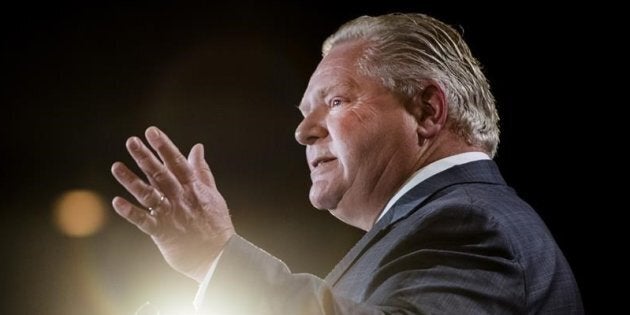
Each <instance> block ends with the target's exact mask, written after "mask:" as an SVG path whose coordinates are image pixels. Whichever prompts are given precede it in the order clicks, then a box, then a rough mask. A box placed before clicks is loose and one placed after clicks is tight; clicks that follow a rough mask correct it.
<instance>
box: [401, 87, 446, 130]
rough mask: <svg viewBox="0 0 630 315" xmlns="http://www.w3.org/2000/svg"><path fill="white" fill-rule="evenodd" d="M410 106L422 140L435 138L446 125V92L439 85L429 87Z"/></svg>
mask: <svg viewBox="0 0 630 315" xmlns="http://www.w3.org/2000/svg"><path fill="white" fill-rule="evenodd" d="M410 105H411V106H410V108H409V111H410V113H411V114H412V115H413V116H414V117H415V118H416V122H417V123H418V130H417V132H418V136H419V137H420V139H427V138H434V137H435V136H437V135H438V133H439V132H440V131H441V130H442V129H443V128H444V126H445V125H446V117H447V115H448V107H447V104H446V98H445V97H444V92H443V91H442V89H441V88H440V87H439V86H438V85H437V84H435V83H430V84H429V85H427V86H426V87H425V88H424V89H423V90H422V92H420V94H419V95H417V96H416V97H414V98H413V101H412V104H410Z"/></svg>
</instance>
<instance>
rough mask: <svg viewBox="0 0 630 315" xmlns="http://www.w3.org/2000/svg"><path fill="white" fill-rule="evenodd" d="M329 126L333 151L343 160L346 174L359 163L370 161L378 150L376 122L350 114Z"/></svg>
mask: <svg viewBox="0 0 630 315" xmlns="http://www.w3.org/2000/svg"><path fill="white" fill-rule="evenodd" d="M329 126H330V127H329V132H330V136H331V137H332V143H331V147H332V151H333V152H332V153H333V154H335V156H337V158H338V159H339V160H340V161H341V164H342V166H343V168H344V173H346V175H348V172H352V171H353V170H355V169H356V168H357V167H358V165H362V164H365V163H367V162H369V161H370V158H369V156H370V155H373V153H374V151H378V148H376V147H375V144H376V143H375V140H376V138H377V137H378V136H377V135H375V132H376V131H377V130H378V128H377V127H378V126H376V125H375V124H367V123H366V121H360V120H358V119H357V118H356V117H354V116H351V115H349V116H346V117H344V119H339V120H337V121H336V122H335V124H332V125H329Z"/></svg>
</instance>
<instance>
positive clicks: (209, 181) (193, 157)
mask: <svg viewBox="0 0 630 315" xmlns="http://www.w3.org/2000/svg"><path fill="white" fill-rule="evenodd" d="M188 164H190V166H191V167H192V168H193V171H194V172H195V176H197V178H199V180H200V181H201V182H202V183H203V184H204V185H206V186H210V187H214V186H215V183H214V176H213V175H212V171H211V170H210V166H209V165H208V163H207V162H206V159H205V158H204V150H203V144H201V143H198V144H196V145H194V146H193V147H192V149H191V150H190V153H189V154H188Z"/></svg>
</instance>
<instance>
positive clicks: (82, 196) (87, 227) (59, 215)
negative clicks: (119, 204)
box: [53, 190, 106, 237]
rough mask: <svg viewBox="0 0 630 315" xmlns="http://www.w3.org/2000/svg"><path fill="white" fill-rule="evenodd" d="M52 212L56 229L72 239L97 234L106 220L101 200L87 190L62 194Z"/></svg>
mask: <svg viewBox="0 0 630 315" xmlns="http://www.w3.org/2000/svg"><path fill="white" fill-rule="evenodd" d="M53 211H54V212H53V213H54V222H55V225H56V226H57V228H59V230H60V231H61V232H62V233H64V234H66V235H68V236H72V237H85V236H89V235H92V234H94V233H96V232H98V230H100V229H101V227H103V224H104V223H105V219H106V211H105V205H104V203H103V200H102V198H101V197H100V196H99V195H98V194H97V193H95V192H91V191H89V190H72V191H68V192H66V193H64V194H63V195H61V197H59V199H58V200H57V203H56V204H55V208H54V209H53Z"/></svg>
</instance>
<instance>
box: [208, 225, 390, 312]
mask: <svg viewBox="0 0 630 315" xmlns="http://www.w3.org/2000/svg"><path fill="white" fill-rule="evenodd" d="M197 314H199V315H210V314H212V315H277V314H287V315H293V314H295V315H300V314H305V315H306V314H309V315H310V314H313V315H316V314H322V315H323V314H365V315H372V314H373V315H377V314H384V313H383V312H382V311H379V310H377V309H375V308H370V307H368V306H367V305H361V304H358V303H356V302H353V301H350V300H348V299H344V298H343V297H340V296H335V295H334V294H333V293H332V290H331V288H330V287H329V286H328V285H327V284H326V283H325V282H324V280H322V279H320V278H318V277H316V276H314V275H310V274H293V273H291V272H290V270H289V268H288V267H287V266H286V265H285V264H284V263H283V262H282V261H280V260H279V259H277V258H275V257H273V256H272V255H270V254H268V253H267V252H265V251H264V250H262V249H260V248H258V247H256V246H255V245H253V244H251V243H250V242H248V241H247V240H245V239H243V238H242V237H240V236H238V235H235V236H234V237H232V239H230V241H229V242H228V244H227V245H226V246H225V248H224V251H223V254H222V256H221V259H220V260H219V263H218V265H217V268H216V270H215V273H214V275H213V276H212V279H211V280H210V283H209V284H208V288H207V290H206V295H205V297H204V299H203V302H202V304H201V305H200V308H199V309H198V311H197Z"/></svg>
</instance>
